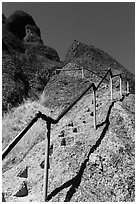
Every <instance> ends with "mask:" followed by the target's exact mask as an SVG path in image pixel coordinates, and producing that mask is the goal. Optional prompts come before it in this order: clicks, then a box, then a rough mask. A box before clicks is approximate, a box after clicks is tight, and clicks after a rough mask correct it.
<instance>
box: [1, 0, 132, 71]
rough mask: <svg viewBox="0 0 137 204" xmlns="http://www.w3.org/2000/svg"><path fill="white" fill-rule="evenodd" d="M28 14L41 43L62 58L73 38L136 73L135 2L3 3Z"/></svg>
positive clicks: (8, 10) (4, 8)
mask: <svg viewBox="0 0 137 204" xmlns="http://www.w3.org/2000/svg"><path fill="white" fill-rule="evenodd" d="M16 10H23V11H25V12H26V13H28V14H30V15H31V16H32V17H33V19H34V21H35V23H36V24H37V26H38V27H39V28H40V30H41V35H42V40H43V41H44V44H46V45H48V46H50V47H52V48H54V49H55V50H56V51H57V52H58V55H59V57H60V59H61V60H63V59H64V57H65V55H66V52H67V49H68V48H69V46H70V45H71V43H72V41H73V40H74V39H76V40H79V41H81V42H83V43H86V44H88V45H93V46H95V47H97V48H99V49H102V50H104V51H105V52H107V53H108V54H109V55H110V56H111V57H113V58H114V59H116V60H117V61H118V62H119V63H120V64H122V65H123V66H124V67H126V68H127V69H128V70H129V71H131V72H132V73H135V3H134V2H130V3H129V2H3V3H2V12H3V14H4V15H5V16H6V17H9V16H10V15H11V14H12V13H13V12H14V11H16Z"/></svg>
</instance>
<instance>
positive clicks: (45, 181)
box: [43, 120, 51, 201]
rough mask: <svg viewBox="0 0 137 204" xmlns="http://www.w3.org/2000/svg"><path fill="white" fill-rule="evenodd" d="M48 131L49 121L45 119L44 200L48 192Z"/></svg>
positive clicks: (49, 129) (49, 128) (49, 127)
mask: <svg viewBox="0 0 137 204" xmlns="http://www.w3.org/2000/svg"><path fill="white" fill-rule="evenodd" d="M50 131H51V121H50V120H48V121H47V141H46V149H45V165H44V185H43V186H44V189H43V190H44V201H47V193H48V169H49V148H50Z"/></svg>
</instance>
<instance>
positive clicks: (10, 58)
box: [2, 11, 63, 111]
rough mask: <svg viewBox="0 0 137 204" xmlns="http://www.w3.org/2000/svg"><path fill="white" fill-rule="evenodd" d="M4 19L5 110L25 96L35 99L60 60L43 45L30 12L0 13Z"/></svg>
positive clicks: (55, 53) (52, 51) (59, 65)
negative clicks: (8, 15)
mask: <svg viewBox="0 0 137 204" xmlns="http://www.w3.org/2000/svg"><path fill="white" fill-rule="evenodd" d="M3 22H5V23H3V28H2V51H3V58H2V61H3V63H2V65H3V68H2V69H3V71H2V74H3V77H2V80H3V84H2V86H3V89H2V91H3V111H7V110H9V109H10V108H11V107H14V106H16V105H17V104H20V103H21V102H22V101H23V99H24V98H26V97H31V98H32V99H36V98H38V97H39V94H40V93H41V92H42V91H43V89H44V87H45V86H46V84H47V82H48V80H49V79H50V77H51V76H52V74H54V73H55V69H57V68H62V66H63V63H62V62H60V59H59V56H58V53H57V52H56V51H55V50H54V49H53V48H50V47H48V46H47V45H43V41H42V39H41V33H40V29H39V28H38V26H37V25H36V24H35V22H34V20H33V18H32V17H31V16H30V15H29V14H27V13H25V12H23V11H16V12H14V13H13V14H12V15H11V16H10V17H9V18H8V19H7V20H6V19H5V17H4V15H3ZM26 30H27V33H26ZM29 32H30V35H29ZM26 34H27V35H26ZM23 39H24V40H23ZM14 59H16V60H14ZM18 73H20V74H18ZM15 76H16V77H15ZM17 76H18V77H17ZM20 83H21V84H20Z"/></svg>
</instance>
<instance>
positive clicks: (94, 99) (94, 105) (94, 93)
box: [93, 84, 96, 130]
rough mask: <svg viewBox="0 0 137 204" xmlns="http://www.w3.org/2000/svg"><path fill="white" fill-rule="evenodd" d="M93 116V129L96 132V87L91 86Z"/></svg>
mask: <svg viewBox="0 0 137 204" xmlns="http://www.w3.org/2000/svg"><path fill="white" fill-rule="evenodd" d="M93 114H94V129H95V130H96V87H95V84H94V85H93Z"/></svg>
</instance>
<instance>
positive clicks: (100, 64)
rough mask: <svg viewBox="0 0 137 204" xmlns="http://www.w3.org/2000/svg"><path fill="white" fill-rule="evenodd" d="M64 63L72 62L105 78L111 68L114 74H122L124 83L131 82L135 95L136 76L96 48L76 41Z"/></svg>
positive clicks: (131, 89) (68, 51) (131, 88)
mask: <svg viewBox="0 0 137 204" xmlns="http://www.w3.org/2000/svg"><path fill="white" fill-rule="evenodd" d="M64 62H65V63H66V64H67V63H68V62H72V63H75V64H77V66H80V67H82V66H83V67H85V68H86V69H89V70H91V71H92V72H94V73H96V74H97V75H98V76H99V75H101V76H103V75H104V74H105V73H106V71H107V70H108V68H109V67H111V68H112V70H113V73H114V74H118V73H121V74H122V79H123V81H124V82H126V81H127V80H128V81H129V83H130V91H131V92H132V93H135V76H134V75H133V74H132V73H131V72H129V71H128V70H127V69H126V68H125V67H123V66H122V65H121V64H120V63H119V62H117V61H116V60H115V59H114V58H112V57H111V56H109V55H108V54H107V53H106V52H104V51H103V50H100V49H98V48H96V47H94V46H90V45H86V44H84V43H81V42H79V41H77V40H74V41H73V42H72V44H71V45H70V47H69V48H68V50H67V53H66V56H65V60H64ZM114 81H115V80H114Z"/></svg>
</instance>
